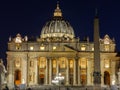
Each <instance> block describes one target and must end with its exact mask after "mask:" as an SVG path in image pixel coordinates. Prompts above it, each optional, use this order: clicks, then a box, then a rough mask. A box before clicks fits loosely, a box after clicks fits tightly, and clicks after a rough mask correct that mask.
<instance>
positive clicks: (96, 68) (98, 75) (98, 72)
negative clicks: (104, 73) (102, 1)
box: [93, 10, 101, 90]
mask: <svg viewBox="0 0 120 90" xmlns="http://www.w3.org/2000/svg"><path fill="white" fill-rule="evenodd" d="M99 38H100V36H99V18H98V13H97V10H96V15H95V18H94V72H93V77H94V86H95V90H101V89H100V85H101V68H100V43H99ZM97 87H98V88H97Z"/></svg>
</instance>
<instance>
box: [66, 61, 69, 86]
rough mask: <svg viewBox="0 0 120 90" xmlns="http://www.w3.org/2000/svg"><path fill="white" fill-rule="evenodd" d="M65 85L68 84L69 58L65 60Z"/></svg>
mask: <svg viewBox="0 0 120 90" xmlns="http://www.w3.org/2000/svg"><path fill="white" fill-rule="evenodd" d="M66 66H67V67H66V68H67V70H66V85H69V60H68V59H67V62H66Z"/></svg>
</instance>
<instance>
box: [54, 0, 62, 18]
mask: <svg viewBox="0 0 120 90" xmlns="http://www.w3.org/2000/svg"><path fill="white" fill-rule="evenodd" d="M54 17H62V12H61V9H60V7H59V1H58V2H57V7H56V9H55V11H54Z"/></svg>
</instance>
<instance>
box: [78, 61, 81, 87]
mask: <svg viewBox="0 0 120 90" xmlns="http://www.w3.org/2000/svg"><path fill="white" fill-rule="evenodd" d="M80 81H81V80H80V66H79V60H78V85H79V86H80V85H81V82H80Z"/></svg>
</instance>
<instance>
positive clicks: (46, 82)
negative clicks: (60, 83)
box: [45, 59, 48, 84]
mask: <svg viewBox="0 0 120 90" xmlns="http://www.w3.org/2000/svg"><path fill="white" fill-rule="evenodd" d="M45 84H48V59H46V77H45Z"/></svg>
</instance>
